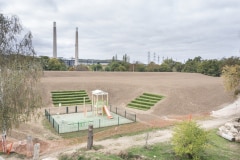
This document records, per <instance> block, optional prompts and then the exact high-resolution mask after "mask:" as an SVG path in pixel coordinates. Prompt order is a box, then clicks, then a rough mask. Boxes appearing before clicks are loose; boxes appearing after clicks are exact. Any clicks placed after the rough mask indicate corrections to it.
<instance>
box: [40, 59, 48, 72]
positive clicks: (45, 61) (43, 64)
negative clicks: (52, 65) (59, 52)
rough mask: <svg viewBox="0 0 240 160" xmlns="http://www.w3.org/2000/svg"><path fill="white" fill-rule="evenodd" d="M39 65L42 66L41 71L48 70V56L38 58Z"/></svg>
mask: <svg viewBox="0 0 240 160" xmlns="http://www.w3.org/2000/svg"><path fill="white" fill-rule="evenodd" d="M39 58H40V63H41V64H42V67H43V70H49V69H48V63H49V60H50V58H49V57H48V56H40V57H39Z"/></svg>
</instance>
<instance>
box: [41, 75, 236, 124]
mask: <svg viewBox="0 0 240 160" xmlns="http://www.w3.org/2000/svg"><path fill="white" fill-rule="evenodd" d="M42 84H43V86H44V88H45V89H46V92H47V93H48V94H46V95H47V97H46V102H47V106H49V105H51V99H50V98H49V97H50V91H53V90H86V91H87V93H88V94H89V96H91V91H93V90H95V89H101V90H104V91H106V92H108V93H109V101H110V104H111V105H113V106H117V107H126V104H127V103H129V102H130V101H131V100H133V99H134V98H136V97H137V96H139V95H141V94H142V93H143V92H150V93H156V94H160V95H164V96H165V99H164V100H162V101H160V102H159V103H158V104H156V105H155V106H154V107H153V108H152V109H151V110H150V111H147V112H139V111H136V110H132V111H133V112H137V113H139V116H138V118H140V119H142V120H144V119H145V118H146V117H145V116H143V115H144V114H153V115H156V116H166V115H187V114H194V113H207V112H211V111H212V110H216V109H219V107H220V106H222V105H224V104H226V103H230V102H232V101H233V97H232V96H231V95H230V94H229V93H226V92H225V91H224V88H223V84H222V79H221V78H219V77H210V76H205V75H202V74H195V73H174V72H173V73H146V72H142V73H140V72H53V71H49V72H44V77H43V79H42ZM141 113H142V114H141ZM141 115H142V116H141Z"/></svg>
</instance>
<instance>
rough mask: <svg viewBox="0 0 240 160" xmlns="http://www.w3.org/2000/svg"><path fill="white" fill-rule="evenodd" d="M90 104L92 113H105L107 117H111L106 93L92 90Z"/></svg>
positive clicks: (95, 114) (96, 114)
mask: <svg viewBox="0 0 240 160" xmlns="http://www.w3.org/2000/svg"><path fill="white" fill-rule="evenodd" d="M92 106H93V115H94V116H98V115H104V114H106V115H107V116H108V118H109V119H112V118H113V117H112V116H111V114H110V112H109V110H108V108H107V106H108V93H107V92H104V91H102V90H94V91H92Z"/></svg>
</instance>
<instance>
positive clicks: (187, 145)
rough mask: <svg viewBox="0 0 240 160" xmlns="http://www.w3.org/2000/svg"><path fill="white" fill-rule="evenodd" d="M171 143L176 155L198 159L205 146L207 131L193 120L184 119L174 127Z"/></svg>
mask: <svg viewBox="0 0 240 160" xmlns="http://www.w3.org/2000/svg"><path fill="white" fill-rule="evenodd" d="M172 143H173V150H174V151H175V153H176V155H178V156H181V157H184V156H187V158H189V159H200V157H201V154H202V153H203V151H204V150H205V148H206V144H207V132H206V131H205V130H204V129H202V128H200V127H199V125H198V124H197V123H196V122H194V121H184V122H181V123H179V124H178V125H177V126H176V127H175V128H174V133H173V138H172Z"/></svg>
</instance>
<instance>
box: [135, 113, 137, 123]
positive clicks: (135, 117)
mask: <svg viewBox="0 0 240 160" xmlns="http://www.w3.org/2000/svg"><path fill="white" fill-rule="evenodd" d="M136 119H137V115H136V114H135V122H136V121H137V120H136Z"/></svg>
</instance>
